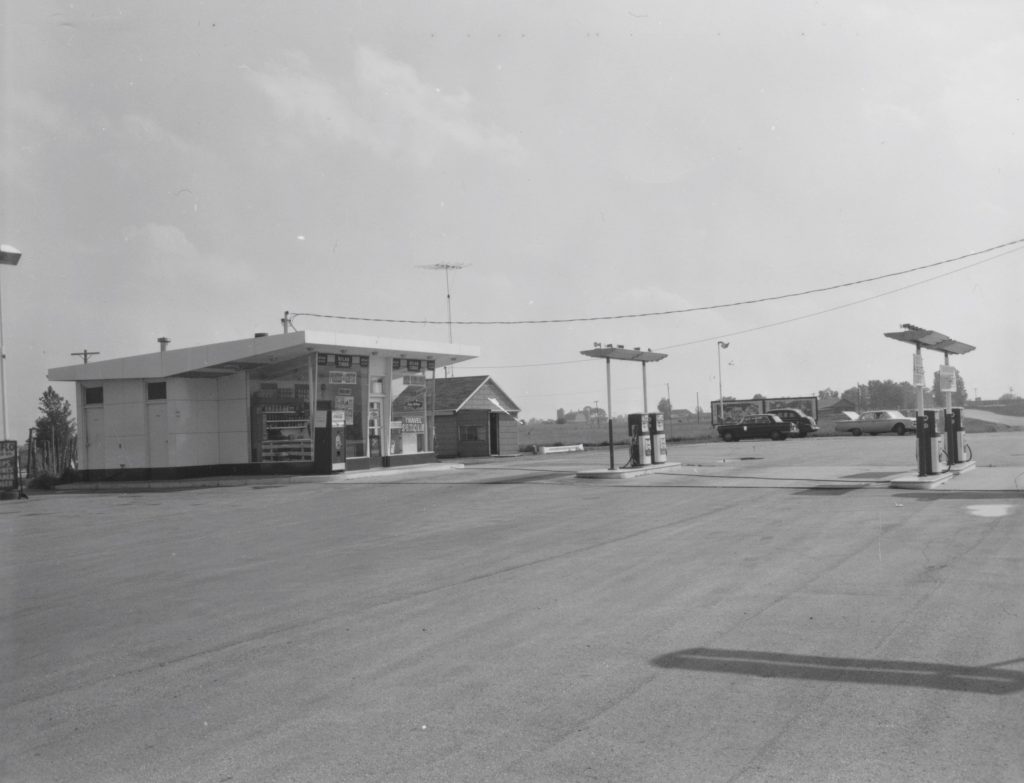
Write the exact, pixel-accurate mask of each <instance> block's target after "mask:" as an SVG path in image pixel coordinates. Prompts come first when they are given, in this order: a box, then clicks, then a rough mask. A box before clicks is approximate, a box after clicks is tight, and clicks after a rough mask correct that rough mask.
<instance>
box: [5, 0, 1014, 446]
mask: <svg viewBox="0 0 1024 783" xmlns="http://www.w3.org/2000/svg"><path fill="white" fill-rule="evenodd" d="M0 23H2V25H3V28H2V44H3V48H2V61H0V65H2V73H0V80H2V82H0V101H2V105H0V123H2V130H3V136H2V149H0V175H2V185H0V191H2V197H3V202H2V207H3V209H2V214H0V241H3V242H4V243H6V244H9V245H13V246H15V247H17V248H18V249H20V250H21V251H22V253H23V257H22V261H21V263H20V265H19V266H17V267H10V266H4V267H0V285H2V291H3V327H4V342H5V348H6V355H7V363H6V365H5V366H6V370H7V399H8V410H9V426H10V432H11V437H15V438H17V439H19V440H20V439H24V438H25V437H26V436H27V428H28V427H29V426H31V425H32V423H33V421H34V419H35V417H36V416H37V415H38V413H37V410H36V407H37V401H38V398H39V395H40V394H41V393H42V391H43V390H44V389H45V388H46V386H47V385H48V382H47V380H46V371H47V369H48V368H50V367H58V366H63V365H67V364H72V363H75V362H77V361H80V359H79V358H78V357H75V356H73V355H72V354H73V353H74V352H81V351H83V350H89V351H99V352H100V355H99V356H98V357H97V359H111V358H117V357H121V356H126V355H134V354H139V353H146V352H149V351H155V350H157V348H158V345H157V342H156V340H157V338H158V337H161V336H166V337H169V338H171V340H172V343H171V346H170V347H171V348H182V347H187V346H190V345H197V344H202V343H207V342H216V341H222V340H233V339H239V338H244V337H249V336H251V335H252V334H253V333H254V332H257V331H266V332H276V331H280V330H281V324H280V319H281V317H282V315H283V314H284V312H285V311H286V310H287V311H290V312H292V313H317V314H321V315H328V316H347V317H348V319H342V318H323V317H313V316H308V315H300V316H297V317H296V318H295V319H294V325H295V327H296V329H299V330H302V329H309V330H316V331H337V332H342V333H359V334H380V335H386V336H396V337H401V336H404V337H409V338H414V339H425V340H435V341H440V342H446V341H447V340H448V325H447V323H446V320H447V312H446V296H445V279H444V273H443V272H437V271H431V270H427V269H423V268H421V267H423V266H427V265H432V264H438V263H447V264H457V265H464V268H462V269H459V270H457V271H454V272H452V273H451V275H450V281H451V305H452V319H453V320H454V321H455V323H454V325H453V327H452V330H453V333H454V340H455V342H456V343H460V344H469V345H475V346H479V349H480V358H479V359H478V360H475V361H473V362H470V363H468V364H466V365H462V366H460V367H459V368H458V370H457V374H460V375H468V374H490V375H492V376H494V378H495V379H496V380H497V382H498V384H499V385H500V386H501V387H502V388H503V389H504V390H505V391H506V392H508V394H509V395H510V396H511V397H512V398H513V399H514V400H515V401H516V402H517V403H518V404H519V405H520V406H521V407H522V409H523V414H524V416H526V417H542V418H547V417H553V416H554V415H555V410H556V409H557V408H560V407H561V408H566V409H576V408H582V407H584V406H586V405H593V404H594V403H595V402H597V403H599V404H600V406H601V407H605V406H606V404H607V394H606V388H605V367H604V363H603V362H601V361H599V360H593V359H585V358H584V357H582V356H581V355H580V351H581V350H584V349H587V348H590V347H591V346H592V344H593V343H594V342H601V343H614V344H624V345H626V346H627V347H633V346H641V347H643V348H651V349H654V350H660V351H663V352H665V353H667V354H669V357H668V358H667V359H666V360H664V361H663V362H661V363H659V364H655V365H650V366H649V368H648V398H649V406H650V407H651V408H653V407H654V405H655V404H656V403H657V401H658V400H659V399H660V398H661V397H664V396H666V394H668V393H669V392H671V399H672V402H673V405H674V406H675V407H676V408H690V409H692V408H694V407H695V405H696V404H697V400H698V397H699V399H700V402H701V404H702V405H703V406H704V407H705V409H706V408H707V403H708V402H709V401H710V400H711V399H712V398H714V397H716V396H717V394H718V382H719V379H718V368H717V349H716V342H717V340H719V339H722V340H726V341H728V342H729V344H730V346H729V348H728V349H727V350H725V351H723V352H722V362H723V368H722V369H723V372H722V376H723V377H722V385H723V389H724V392H725V394H726V395H727V396H737V397H748V396H752V395H754V394H756V393H760V394H764V395H766V396H785V395H813V394H815V393H816V392H817V391H818V390H820V389H823V388H826V387H831V388H834V389H837V390H840V391H841V390H843V389H846V388H848V387H850V386H853V385H854V384H856V383H857V382H867V381H868V380H871V379H882V380H884V379H892V380H896V381H904V380H906V381H910V380H912V367H913V365H912V351H913V349H912V348H911V347H910V346H907V345H904V344H902V343H898V342H895V341H893V340H889V339H886V338H885V337H884V336H883V333H884V332H888V331H898V330H899V326H900V324H902V323H907V322H909V323H914V324H917V325H920V326H924V327H927V328H930V329H935V330H938V331H941V332H944V333H946V334H948V335H950V336H951V337H953V338H955V339H958V340H961V341H964V342H967V343H970V344H972V345H975V346H977V350H976V351H974V352H973V353H970V354H968V355H966V356H964V357H962V358H960V359H958V360H957V361H956V362H955V364H957V366H958V367H959V369H960V371H961V373H962V375H963V377H964V379H965V382H966V385H967V389H968V392H969V393H970V394H971V395H972V396H973V395H974V394H975V393H977V394H978V395H981V396H983V397H988V398H991V397H997V396H999V395H1001V394H1004V393H1007V392H1008V391H1010V389H1011V387H1012V388H1013V391H1014V392H1015V393H1018V394H1019V393H1022V392H1024V361H1022V359H1021V345H1022V343H1024V329H1022V318H1021V307H1022V293H1024V285H1022V283H1024V275H1022V274H1021V272H1020V270H1021V264H1022V259H1024V243H1022V244H1017V245H1009V246H1008V247H1005V248H1003V249H1002V250H1000V251H994V252H989V253H982V254H979V255H972V256H970V257H968V258H964V259H963V260H960V261H955V262H951V263H941V262H944V261H949V260H951V259H955V258H958V257H961V256H965V255H966V254H971V253H976V252H977V251H982V250H985V249H986V248H991V247H996V246H1000V245H1005V244H1006V243H1012V242H1014V241H1015V240H1020V239H1024V220H1022V216H1024V188H1022V187H1021V183H1022V181H1024V176H1022V175H1024V156H1022V155H1021V147H1022V143H1024V81H1022V79H1021V74H1024V5H1022V4H1021V3H1020V2H1019V0H1008V1H1007V2H998V1H995V0H993V1H991V2H967V1H966V0H964V1H963V2H942V0H920V1H917V0H908V1H907V2H901V3H890V2H838V1H837V2H772V3H765V2H763V0H744V1H743V2H729V1H724V2H714V3H712V2H702V3H697V2H679V0H665V1H664V2H661V1H658V2H652V1H650V0H635V2H621V3H619V2H596V1H595V0H565V1H564V2H550V1H549V2H528V1H527V0H519V1H518V2H481V1H480V0H472V1H469V0H467V1H466V2H454V1H452V2H449V1H447V0H415V1H413V0H410V1H409V2H386V1H385V0H372V1H370V2H353V1H352V0H347V1H346V0H330V1H329V2H328V1H327V0H324V2H311V1H303V0H300V1H297V2H290V3H283V2H282V3H270V2H267V3H251V2H239V1H237V0H223V1H221V2H214V1H208V2H204V1H203V0H175V2H172V3H137V2H136V3H130V2H125V0H120V1H119V2H114V1H113V0H110V1H108V0H89V1H88V2H84V1H80V2H74V3H72V2H48V1H47V0H6V2H5V3H3V5H2V6H0ZM1014 215H1016V217H1014ZM928 265H934V266H930V268H928V269H922V270H920V271H917V272H913V273H910V274H900V275H895V276H890V277H885V278H884V279H880V280H876V281H875V282H868V283H859V284H855V285H848V286H846V285H843V284H845V283H857V281H861V280H865V279H868V278H877V277H881V276H885V275H893V273H897V272H902V271H904V270H909V269H913V268H915V267H924V266H928ZM833 286H839V287H837V288H835V289H834V290H831V291H827V292H821V293H815V294H808V295H803V296H793V297H789V298H785V299H780V300H777V301H773V302H765V303H760V304H749V305H741V306H731V307H717V308H715V307H714V306H718V305H730V304H733V303H737V302H744V301H748V300H751V299H760V298H764V297H778V296H783V295H787V294H799V293H801V292H805V291H808V290H812V289H820V288H829V287H833ZM692 308H705V309H700V310H697V311H695V312H689V313H678V314H670V315H659V316H648V317H638V318H622V319H613V320H589V321H588V320H582V319H606V318H607V317H608V316H619V315H631V314H644V313H654V312H664V311H676V310H686V309H692ZM711 308H714V309H711ZM353 318H365V319H394V320H410V321H418V322H421V323H418V324H408V323H407V324H401V323H387V322H382V321H379V320H378V321H371V320H351V319H353ZM556 319H581V320H577V321H573V322H563V323H546V324H526V325H507V324H506V325H488V324H462V323H459V322H460V321H543V320H556ZM424 321H429V322H432V323H429V324H423V323H422V322H424ZM941 359H942V356H941V354H934V353H932V354H928V355H926V365H925V366H926V370H927V373H928V377H929V380H930V378H931V374H932V372H933V371H934V370H935V369H937V367H938V365H939V363H940V362H941ZM612 378H613V398H612V408H613V412H614V413H624V412H626V411H628V410H638V409H640V407H641V405H642V402H641V391H642V390H641V374H640V371H639V367H634V366H629V365H625V364H622V365H621V366H620V365H616V366H614V367H613V376H612ZM55 387H56V388H57V389H58V391H60V392H61V393H62V394H64V395H65V396H68V397H71V396H73V387H72V385H70V384H55Z"/></svg>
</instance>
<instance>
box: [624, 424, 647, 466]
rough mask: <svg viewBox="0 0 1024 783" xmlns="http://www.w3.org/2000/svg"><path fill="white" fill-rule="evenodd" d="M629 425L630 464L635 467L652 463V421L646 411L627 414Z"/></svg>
mask: <svg viewBox="0 0 1024 783" xmlns="http://www.w3.org/2000/svg"><path fill="white" fill-rule="evenodd" d="M626 424H627V426H628V427H629V464H630V465H631V466H632V467H634V468H637V467H641V466H643V465H650V464H651V433H650V421H649V420H648V418H647V414H646V413H630V414H628V415H627V416H626Z"/></svg>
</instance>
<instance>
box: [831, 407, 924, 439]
mask: <svg viewBox="0 0 1024 783" xmlns="http://www.w3.org/2000/svg"><path fill="white" fill-rule="evenodd" d="M843 415H844V416H847V417H849V419H848V420H847V421H842V420H840V421H837V422H836V432H849V433H850V434H851V435H863V434H864V433H865V432H866V433H867V434H868V435H877V434H878V433H880V432H895V433H896V434H897V435H904V434H906V433H908V432H914V431H915V430H916V429H917V420H916V419H912V418H910V417H909V416H904V415H903V414H902V413H900V412H899V411H864V413H862V414H860V415H859V416H858V415H857V414H856V413H853V412H852V411H846V412H844V414H843Z"/></svg>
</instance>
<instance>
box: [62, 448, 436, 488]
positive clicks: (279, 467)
mask: <svg viewBox="0 0 1024 783" xmlns="http://www.w3.org/2000/svg"><path fill="white" fill-rule="evenodd" d="M437 461H438V460H437V455H435V454H396V455H394V456H391V457H380V458H378V459H376V460H371V459H369V458H361V459H351V458H350V459H348V460H347V461H346V463H345V472H346V473H348V472H351V471H358V470H369V469H370V468H394V467H401V466H405V465H423V464H428V463H434V462H437ZM331 472H333V471H320V470H317V469H316V467H315V466H314V464H313V463H312V462H309V461H303V462H251V463H243V464H235V465H186V466H182V467H176V468H117V469H107V470H83V471H80V472H79V474H78V475H79V480H80V481H83V482H100V481H174V480H176V479H195V478H210V477H213V476H219V477H231V476H239V477H241V476H314V475H329V474H330V473H331Z"/></svg>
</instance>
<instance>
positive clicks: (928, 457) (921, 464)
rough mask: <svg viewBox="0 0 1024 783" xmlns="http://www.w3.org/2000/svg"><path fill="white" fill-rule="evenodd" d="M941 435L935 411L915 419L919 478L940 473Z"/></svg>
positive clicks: (927, 412)
mask: <svg viewBox="0 0 1024 783" xmlns="http://www.w3.org/2000/svg"><path fill="white" fill-rule="evenodd" d="M941 442H942V435H940V434H939V432H938V425H937V423H936V420H935V411H925V412H924V415H923V416H921V415H919V416H918V417H917V468H918V471H917V472H918V475H920V476H933V475H935V474H936V473H941V472H942V471H941V470H940V468H939V452H940V450H941Z"/></svg>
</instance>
